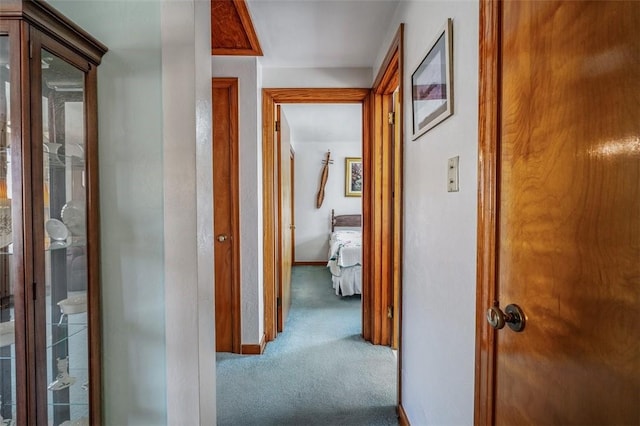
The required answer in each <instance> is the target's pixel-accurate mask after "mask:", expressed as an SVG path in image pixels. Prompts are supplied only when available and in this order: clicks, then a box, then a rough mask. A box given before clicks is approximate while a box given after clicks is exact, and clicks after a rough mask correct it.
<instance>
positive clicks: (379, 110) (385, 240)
mask: <svg viewBox="0 0 640 426" xmlns="http://www.w3.org/2000/svg"><path fill="white" fill-rule="evenodd" d="M403 46H404V24H400V26H399V28H398V30H397V31H396V35H395V37H394V38H393V41H392V42H391V46H390V47H389V49H388V50H387V54H386V56H385V58H384V60H383V62H382V65H381V67H380V71H379V72H378V75H377V76H376V79H375V81H374V84H373V89H372V92H373V95H372V98H373V99H372V101H373V112H372V116H373V131H372V132H373V143H371V144H370V146H369V148H368V149H370V152H367V154H366V155H364V154H365V153H364V152H363V161H365V159H367V161H369V163H368V165H369V170H374V171H375V172H374V173H370V174H371V181H369V182H368V185H366V186H365V188H366V190H367V191H368V192H369V194H368V200H367V202H368V203H369V207H368V211H370V212H372V213H373V214H371V215H368V216H365V218H364V219H365V221H366V223H367V225H368V226H367V227H366V228H365V229H368V231H369V232H368V233H367V234H368V235H367V236H366V238H365V240H366V241H367V243H363V245H364V246H365V247H366V248H367V255H366V257H367V258H368V259H370V260H371V265H372V266H374V267H372V268H371V269H367V270H366V271H364V270H363V279H364V277H365V276H367V274H371V275H370V277H368V278H367V279H368V280H369V282H372V283H375V284H374V285H376V286H377V287H378V288H377V289H376V291H373V292H372V294H373V295H374V297H373V298H372V300H371V303H372V307H371V309H370V311H369V312H371V314H372V318H371V324H372V327H371V330H370V332H371V336H370V337H371V338H370V339H368V340H370V341H372V342H373V343H379V344H386V345H390V346H391V345H392V343H393V331H394V329H395V328H397V330H398V334H399V335H398V336H397V337H398V354H400V353H402V233H403V225H402V204H403V196H402V187H403V182H402V181H403V179H402V177H403V153H404V147H403V146H404V114H403V108H402V106H403V105H404V102H403V100H404V96H403V94H404V82H403V81H404V79H403V76H404V61H403V58H404V54H403ZM396 89H397V93H398V95H397V96H398V99H397V104H398V105H400V107H399V108H398V110H397V111H395V114H394V126H395V128H394V126H390V125H389V114H390V113H391V112H392V111H394V92H395V91H396ZM396 130H397V135H398V138H397V141H396V143H395V145H394V143H393V140H394V137H395V136H394V132H396ZM392 162H393V164H392ZM365 177H366V174H365ZM363 238H364V236H363ZM384 283H388V285H385V284H384ZM388 290H392V291H394V292H396V293H395V296H396V297H395V298H397V304H396V303H394V293H393V292H392V291H388ZM387 306H392V309H393V317H394V318H393V320H388V321H383V320H382V319H383V318H384V317H385V315H384V314H385V313H386V307H387ZM380 312H382V315H381V314H380ZM376 320H378V322H376ZM396 326H397V327H396ZM397 371H398V374H397V380H398V383H397V398H398V414H399V417H400V420H401V424H409V423H408V419H407V417H406V413H405V412H404V409H403V408H402V386H401V381H402V375H401V372H402V357H401V356H398V365H397Z"/></svg>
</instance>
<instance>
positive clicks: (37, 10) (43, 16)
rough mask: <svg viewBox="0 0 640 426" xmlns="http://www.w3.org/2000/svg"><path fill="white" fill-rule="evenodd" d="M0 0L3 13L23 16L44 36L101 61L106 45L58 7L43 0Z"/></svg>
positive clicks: (98, 61)
mask: <svg viewBox="0 0 640 426" xmlns="http://www.w3.org/2000/svg"><path fill="white" fill-rule="evenodd" d="M5 1H7V0H3V7H2V16H3V18H4V17H7V18H17V19H24V20H25V21H27V22H29V23H30V24H31V25H32V26H33V28H37V29H38V30H40V31H41V32H42V33H43V34H45V35H46V36H47V37H50V38H52V39H54V40H56V41H57V42H58V43H60V44H62V45H64V46H66V47H67V48H69V49H71V50H73V51H74V52H77V53H79V54H82V55H83V56H84V57H85V58H86V59H87V60H89V61H90V62H92V63H93V64H95V65H100V61H101V60H102V56H103V55H104V54H105V53H107V51H108V49H107V46H105V45H104V44H102V43H101V42H99V41H98V40H97V39H96V38H94V37H93V36H91V35H90V34H89V33H88V32H86V31H85V30H83V29H82V28H80V27H79V26H78V25H76V24H75V23H74V22H73V21H71V20H70V19H69V18H67V17H66V16H64V15H63V14H62V13H60V12H59V11H58V10H57V9H55V8H54V7H53V6H51V5H50V4H49V3H47V2H44V1H37V0H34V1H19V0H10V1H8V2H7V4H6V5H5V4H4V2H5Z"/></svg>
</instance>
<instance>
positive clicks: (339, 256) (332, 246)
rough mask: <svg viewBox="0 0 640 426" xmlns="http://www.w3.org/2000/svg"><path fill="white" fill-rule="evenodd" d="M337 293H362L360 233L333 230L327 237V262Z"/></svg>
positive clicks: (343, 294) (348, 294)
mask: <svg viewBox="0 0 640 426" xmlns="http://www.w3.org/2000/svg"><path fill="white" fill-rule="evenodd" d="M327 266H328V267H329V270H330V271H331V275H332V281H333V288H334V289H335V291H336V294H337V295H342V296H352V295H354V294H362V233H361V232H360V231H355V230H341V231H335V232H333V233H332V234H331V237H330V239H329V262H328V263H327Z"/></svg>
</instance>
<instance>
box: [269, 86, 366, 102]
mask: <svg viewBox="0 0 640 426" xmlns="http://www.w3.org/2000/svg"><path fill="white" fill-rule="evenodd" d="M263 95H266V96H269V97H270V98H272V99H273V102H274V103H279V104H356V103H362V102H364V100H365V98H366V97H367V96H368V95H369V89H333V88H329V89H263Z"/></svg>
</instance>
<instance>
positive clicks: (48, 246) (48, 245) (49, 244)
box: [44, 237, 87, 251]
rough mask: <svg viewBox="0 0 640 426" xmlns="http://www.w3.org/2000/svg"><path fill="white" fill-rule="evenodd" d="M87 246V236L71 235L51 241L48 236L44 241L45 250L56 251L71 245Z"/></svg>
mask: <svg viewBox="0 0 640 426" xmlns="http://www.w3.org/2000/svg"><path fill="white" fill-rule="evenodd" d="M86 246H87V238H86V237H70V238H67V239H66V240H59V241H56V240H53V241H51V240H50V239H49V238H46V239H45V241H44V250H45V251H54V250H61V249H65V248H69V247H86Z"/></svg>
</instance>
